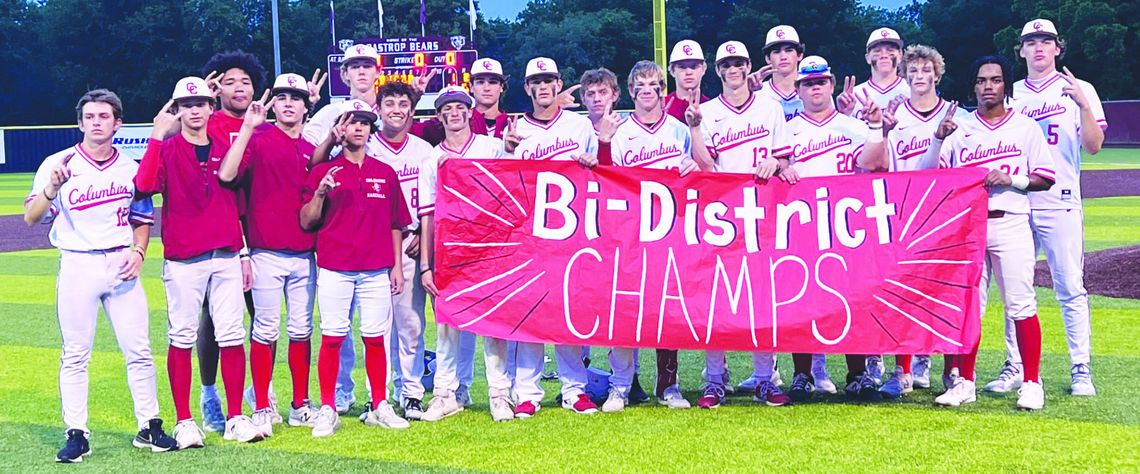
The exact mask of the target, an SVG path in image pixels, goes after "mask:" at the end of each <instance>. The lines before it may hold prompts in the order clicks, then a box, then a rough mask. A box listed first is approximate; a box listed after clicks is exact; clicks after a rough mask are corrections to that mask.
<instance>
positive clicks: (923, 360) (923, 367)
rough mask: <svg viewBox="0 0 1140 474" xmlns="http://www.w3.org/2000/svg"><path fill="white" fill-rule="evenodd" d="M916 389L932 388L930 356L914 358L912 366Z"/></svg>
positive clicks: (911, 371) (911, 370)
mask: <svg viewBox="0 0 1140 474" xmlns="http://www.w3.org/2000/svg"><path fill="white" fill-rule="evenodd" d="M910 373H911V375H912V380H913V381H914V388H930V356H922V355H920V356H914V362H913V363H911V365H910Z"/></svg>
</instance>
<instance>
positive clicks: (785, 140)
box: [772, 104, 792, 158]
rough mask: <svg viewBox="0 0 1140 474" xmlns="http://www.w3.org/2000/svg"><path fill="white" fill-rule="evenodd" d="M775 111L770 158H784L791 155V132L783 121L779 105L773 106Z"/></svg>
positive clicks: (786, 122) (785, 121)
mask: <svg viewBox="0 0 1140 474" xmlns="http://www.w3.org/2000/svg"><path fill="white" fill-rule="evenodd" d="M773 106H774V107H775V108H776V109H775V110H777V111H778V112H777V115H779V116H778V117H776V120H773V122H775V123H776V124H775V125H774V126H773V127H772V157H773V158H786V157H787V156H788V155H791V154H792V131H791V127H789V126H788V121H787V120H784V119H783V118H784V117H783V112H780V111H781V110H783V109H781V108H780V105H779V104H773Z"/></svg>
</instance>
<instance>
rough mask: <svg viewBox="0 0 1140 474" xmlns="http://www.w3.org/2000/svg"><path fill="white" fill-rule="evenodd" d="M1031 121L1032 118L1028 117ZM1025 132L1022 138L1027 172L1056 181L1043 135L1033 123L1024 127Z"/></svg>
mask: <svg viewBox="0 0 1140 474" xmlns="http://www.w3.org/2000/svg"><path fill="white" fill-rule="evenodd" d="M1028 120H1030V121H1032V119H1028ZM1025 129H1026V132H1025V133H1024V135H1025V136H1024V137H1023V138H1022V140H1023V141H1022V143H1025V154H1026V159H1028V160H1029V174H1035V175H1037V176H1040V177H1042V178H1045V179H1047V180H1049V181H1052V182H1057V171H1056V168H1055V167H1054V163H1053V154H1052V153H1050V152H1049V147H1048V145H1047V144H1046V143H1045V136H1044V135H1042V134H1041V129H1040V128H1038V127H1037V126H1036V124H1034V126H1032V127H1025Z"/></svg>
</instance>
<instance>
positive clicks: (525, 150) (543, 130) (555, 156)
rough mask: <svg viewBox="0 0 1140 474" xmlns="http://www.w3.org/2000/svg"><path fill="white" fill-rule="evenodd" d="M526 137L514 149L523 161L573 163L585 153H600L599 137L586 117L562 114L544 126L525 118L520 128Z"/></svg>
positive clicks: (522, 135)
mask: <svg viewBox="0 0 1140 474" xmlns="http://www.w3.org/2000/svg"><path fill="white" fill-rule="evenodd" d="M517 130H518V134H519V136H521V137H524V138H523V140H522V141H521V142H519V144H518V146H516V147H515V152H514V156H515V158H518V159H520V160H562V161H565V160H573V159H575V158H574V157H576V156H578V155H581V154H583V153H593V154H597V153H598V135H597V133H596V132H594V124H593V123H592V122H590V119H588V118H586V117H585V116H583V115H578V114H576V113H573V112H566V111H564V110H559V111H558V113H557V114H555V116H554V118H553V119H551V120H550V121H549V122H546V123H542V122H540V121H538V120H535V119H533V118H531V117H530V116H529V115H523V117H522V119H520V120H519V121H518V124H517Z"/></svg>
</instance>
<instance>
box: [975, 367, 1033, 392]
mask: <svg viewBox="0 0 1140 474" xmlns="http://www.w3.org/2000/svg"><path fill="white" fill-rule="evenodd" d="M1024 376H1025V375H1024V374H1022V373H1021V366H1018V365H1014V364H1013V363H1012V362H1010V361H1008V360H1007V361H1005V365H1003V366H1002V368H1001V373H1000V374H998V376H997V378H996V379H993V380H991V381H990V383H987V384H986V388H985V390H986V391H987V392H994V393H1008V392H1010V391H1011V390H1013V389H1015V388H1017V387H1020V386H1021V382H1022V378H1023V377H1024Z"/></svg>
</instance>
